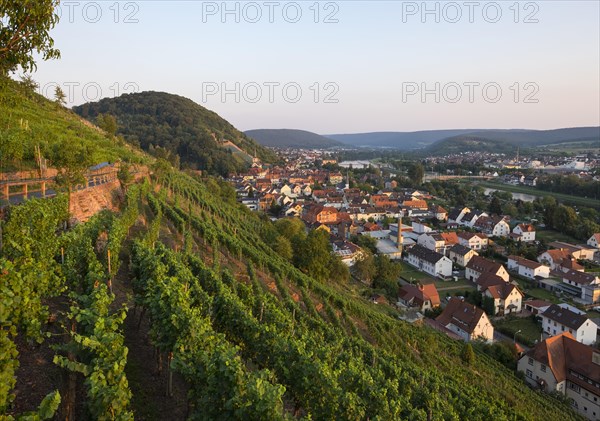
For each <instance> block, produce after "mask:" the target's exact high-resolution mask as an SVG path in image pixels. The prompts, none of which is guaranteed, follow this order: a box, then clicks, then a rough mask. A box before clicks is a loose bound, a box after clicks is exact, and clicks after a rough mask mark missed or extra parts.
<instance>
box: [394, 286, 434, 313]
mask: <svg viewBox="0 0 600 421" xmlns="http://www.w3.org/2000/svg"><path fill="white" fill-rule="evenodd" d="M398 300H399V301H400V303H402V304H404V305H405V306H408V307H416V308H418V309H419V310H421V311H425V310H430V309H433V308H435V307H438V306H439V305H440V294H439V293H438V291H437V288H436V287H435V284H424V285H423V284H419V285H413V284H406V285H403V286H402V288H400V291H399V292H398Z"/></svg>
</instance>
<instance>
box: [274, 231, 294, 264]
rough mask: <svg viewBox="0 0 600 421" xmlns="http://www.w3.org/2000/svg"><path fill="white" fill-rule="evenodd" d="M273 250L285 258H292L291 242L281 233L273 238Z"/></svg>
mask: <svg viewBox="0 0 600 421" xmlns="http://www.w3.org/2000/svg"><path fill="white" fill-rule="evenodd" d="M274 250H275V251H276V252H277V253H279V255H280V256H281V257H283V258H284V259H287V260H292V258H293V257H294V251H293V250H292V243H291V242H290V240H288V239H287V238H285V237H284V236H283V235H278V236H277V238H276V239H275V247H274Z"/></svg>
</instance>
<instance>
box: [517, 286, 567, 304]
mask: <svg viewBox="0 0 600 421" xmlns="http://www.w3.org/2000/svg"><path fill="white" fill-rule="evenodd" d="M525 295H526V296H529V297H533V298H537V299H538V300H546V301H550V302H551V303H560V302H561V301H560V300H559V299H558V297H557V296H556V295H554V294H553V293H551V292H550V291H548V290H546V289H542V288H532V289H529V290H527V292H526V293H525Z"/></svg>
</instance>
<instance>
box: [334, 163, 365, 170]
mask: <svg viewBox="0 0 600 421" xmlns="http://www.w3.org/2000/svg"><path fill="white" fill-rule="evenodd" d="M370 164H371V163H370V162H369V161H343V162H340V163H339V164H338V165H339V166H340V167H342V168H350V166H352V168H356V169H363V168H369V165H370Z"/></svg>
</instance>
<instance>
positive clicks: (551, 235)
mask: <svg viewBox="0 0 600 421" xmlns="http://www.w3.org/2000/svg"><path fill="white" fill-rule="evenodd" d="M535 238H536V239H538V240H544V241H545V242H546V243H550V242H552V241H563V242H566V243H572V244H578V243H581V241H579V240H577V239H575V238H573V237H571V236H569V235H566V234H563V233H561V232H558V231H554V230H538V231H536V233H535Z"/></svg>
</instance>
